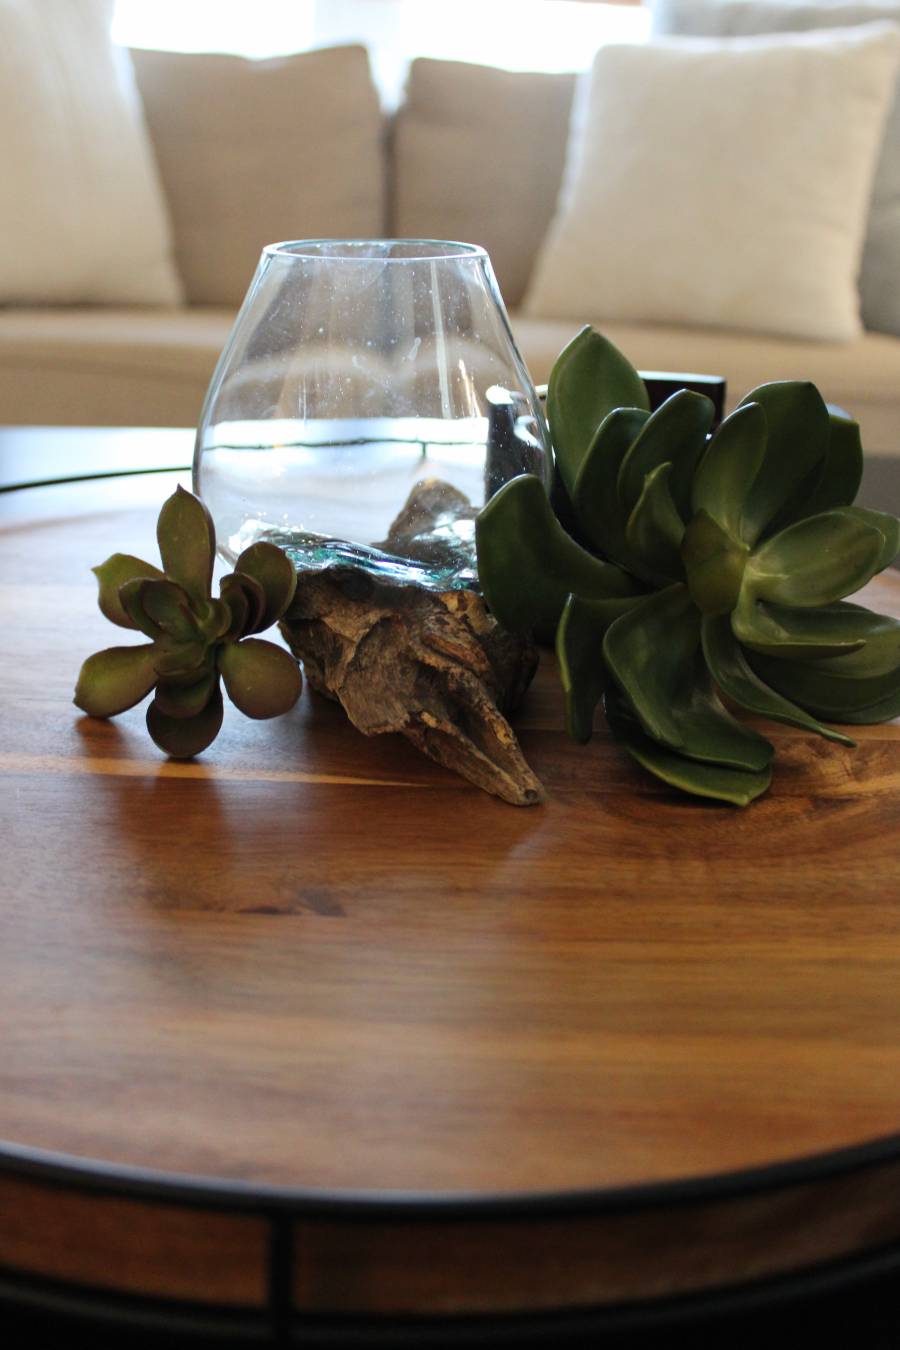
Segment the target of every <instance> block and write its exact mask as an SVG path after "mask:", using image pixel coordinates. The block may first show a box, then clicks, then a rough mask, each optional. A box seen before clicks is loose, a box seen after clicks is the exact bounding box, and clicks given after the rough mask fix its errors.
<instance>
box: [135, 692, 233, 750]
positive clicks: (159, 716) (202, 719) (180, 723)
mask: <svg viewBox="0 0 900 1350" xmlns="http://www.w3.org/2000/svg"><path fill="white" fill-rule="evenodd" d="M221 727H222V691H221V690H220V689H219V688H218V686H216V688H215V690H214V691H213V694H212V697H211V698H210V700H209V702H208V703H207V704H206V706H205V707H204V708H203V710H202V711H201V712H199V713H197V714H196V716H194V717H169V716H168V715H167V714H166V713H164V712H163V711H162V710H161V708H160V707H159V703H158V700H157V699H154V700H153V702H152V703H151V704H150V706H149V708H148V709H147V730H148V731H149V733H150V736H151V738H152V740H153V742H154V743H155V744H156V745H158V746H159V748H160V750H164V751H165V753H166V754H167V755H170V756H171V757H172V759H192V758H193V757H194V755H199V754H201V753H202V751H204V750H205V749H206V748H207V746H209V745H212V743H213V741H214V740H215V739H216V737H217V736H218V734H219V731H220V730H221Z"/></svg>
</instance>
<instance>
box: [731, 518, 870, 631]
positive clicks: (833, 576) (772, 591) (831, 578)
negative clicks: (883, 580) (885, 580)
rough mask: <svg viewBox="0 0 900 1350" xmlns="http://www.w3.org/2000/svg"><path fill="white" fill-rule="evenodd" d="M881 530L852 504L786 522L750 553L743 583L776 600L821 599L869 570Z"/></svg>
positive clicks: (838, 593)
mask: <svg viewBox="0 0 900 1350" xmlns="http://www.w3.org/2000/svg"><path fill="white" fill-rule="evenodd" d="M883 551H884V536H883V535H882V533H881V531H880V530H878V529H876V528H875V527H874V526H873V525H870V524H869V523H868V522H867V521H866V520H865V519H863V518H862V517H861V516H860V515H859V514H856V513H854V509H853V508H852V507H850V508H847V507H841V508H839V509H838V510H835V511H826V512H824V513H823V514H822V515H820V516H810V517H809V518H808V519H807V520H801V521H798V522H797V524H796V525H789V526H788V527H787V529H786V530H782V531H781V532H780V533H779V534H776V535H773V536H772V537H771V538H770V539H767V540H766V542H765V543H764V544H762V545H760V546H759V547H758V548H757V549H756V550H755V552H754V553H752V554H751V556H750V559H749V561H748V563H747V567H746V570H745V573H744V577H745V584H746V585H747V586H748V587H749V588H750V589H751V590H752V593H753V594H754V595H755V596H757V597H759V599H761V600H770V601H772V602H773V603H775V604H780V605H796V606H798V607H806V606H809V605H827V604H830V603H831V602H832V601H833V600H841V599H843V597H844V596H845V595H851V594H852V593H853V592H854V591H858V590H859V588H860V587H861V586H864V585H865V583H866V582H867V581H868V580H869V579H870V578H871V577H872V576H874V575H875V573H876V572H877V571H878V564H879V561H880V558H881V555H882V552H883Z"/></svg>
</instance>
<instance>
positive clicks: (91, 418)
mask: <svg viewBox="0 0 900 1350" xmlns="http://www.w3.org/2000/svg"><path fill="white" fill-rule="evenodd" d="M233 322H234V311H233V310H231V309H220V308H212V307H200V306H198V307H195V308H192V309H182V310H178V309H170V310H166V309H149V308H148V309H93V308H87V307H85V308H70V309H5V310H4V309H0V423H4V422H5V423H28V422H32V423H39V424H43V425H48V426H51V425H67V424H74V425H78V424H81V425H84V426H120V425H121V426H195V425H196V423H197V421H198V419H199V416H200V409H201V406H202V403H203V398H204V395H205V393H206V388H207V385H208V384H209V381H210V378H211V376H212V372H213V368H214V366H215V363H216V360H217V358H218V355H219V352H220V350H221V348H222V346H223V345H224V343H225V340H226V338H227V337H228V334H229V332H230V331H231V326H232V324H233ZM512 325H513V332H514V334H515V336H516V340H517V342H518V345H519V349H520V351H521V353H522V356H523V357H524V359H525V362H526V364H527V366H528V368H529V370H530V371H531V374H532V377H533V378H534V380H535V381H536V382H537V383H545V382H546V380H547V378H548V376H549V374H550V367H551V366H552V365H553V362H554V360H555V359H556V357H557V356H558V354H559V352H560V351H561V350H562V348H563V347H564V346H565V345H566V343H567V342H568V341H569V339H570V338H571V337H573V336H574V334H575V332H576V331H577V329H578V327H579V325H578V324H577V323H573V322H572V321H571V320H552V319H533V318H529V317H527V316H525V315H522V314H515V313H514V314H513V315H512ZM603 331H604V332H605V333H607V334H608V336H609V337H610V338H611V340H612V341H613V342H615V343H616V345H617V346H618V347H620V348H621V350H622V351H623V352H624V353H625V354H626V356H628V358H629V359H630V360H631V361H633V362H634V364H635V365H636V366H638V367H639V368H640V369H642V370H674V371H682V372H689V371H696V372H698V373H701V374H712V375H724V376H725V377H726V378H727V380H728V406H729V408H732V407H734V406H735V405H736V404H737V403H739V402H740V400H741V398H743V396H744V394H746V393H747V392H748V391H749V390H750V389H752V388H753V387H754V386H755V385H757V384H761V383H762V382H763V381H765V380H779V379H811V380H813V381H815V383H816V384H818V386H819V388H820V389H821V390H822V393H823V394H824V395H825V397H826V398H827V399H828V400H829V402H832V403H839V404H840V405H841V406H843V407H845V408H846V409H847V410H848V411H849V412H851V413H852V414H853V416H854V417H857V418H858V419H859V421H860V423H861V425H862V428H863V441H864V444H865V447H866V450H867V452H869V453H870V454H879V455H890V456H893V457H895V458H897V459H900V407H898V402H897V390H898V389H900V341H897V339H896V338H890V337H886V336H885V335H884V334H879V333H866V334H865V335H864V336H863V337H861V338H859V339H857V340H856V341H854V342H851V343H845V344H841V345H834V346H831V345H825V344H823V343H814V342H789V341H786V340H784V339H773V338H762V337H748V336H746V335H744V334H728V333H721V332H718V331H712V330H704V329H700V328H692V329H686V328H665V327H649V326H644V325H630V324H604V325H603Z"/></svg>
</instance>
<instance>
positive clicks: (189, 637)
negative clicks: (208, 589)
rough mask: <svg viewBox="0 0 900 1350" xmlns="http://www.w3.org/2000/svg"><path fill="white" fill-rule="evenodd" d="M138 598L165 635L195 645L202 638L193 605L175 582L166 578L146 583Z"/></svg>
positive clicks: (148, 615)
mask: <svg viewBox="0 0 900 1350" xmlns="http://www.w3.org/2000/svg"><path fill="white" fill-rule="evenodd" d="M138 595H139V599H140V604H141V607H142V608H143V611H144V614H145V615H146V616H147V618H148V619H150V620H151V622H152V623H155V624H157V625H158V627H159V629H160V630H161V631H162V632H163V633H167V634H168V635H169V637H173V638H175V640H176V641H177V642H192V641H194V640H196V639H197V638H198V637H199V633H198V631H197V624H196V623H195V621H194V616H193V615H192V614H191V607H190V602H189V601H188V598H187V596H186V595H185V593H184V591H183V590H182V589H181V587H180V586H176V585H175V582H174V581H168V580H167V579H166V578H165V577H164V578H163V579H162V580H161V581H144V582H143V583H142V584H141V587H140V590H139V592H138Z"/></svg>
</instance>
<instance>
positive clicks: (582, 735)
mask: <svg viewBox="0 0 900 1350" xmlns="http://www.w3.org/2000/svg"><path fill="white" fill-rule="evenodd" d="M640 600H641V597H640V596H631V597H629V598H627V599H622V600H582V599H581V598H580V597H579V596H577V595H570V596H569V598H568V600H567V602H566V606H565V609H564V610H563V613H562V618H561V619H560V621H559V627H558V628H557V630H556V659H557V661H558V662H559V676H560V682H561V683H562V687H563V693H564V695H565V700H566V730H567V731H568V733H569V735H570V736H571V737H572V740H573V741H578V742H579V743H580V744H584V743H585V742H586V741H589V740H590V739H591V735H592V732H593V724H594V710H595V708H596V707H597V704H598V703H599V701H600V697H601V695H602V693H603V691H604V689H605V688H606V686H607V684H608V683H609V677H608V675H607V672H606V665H605V662H604V659H603V636H604V634H605V633H606V630H607V628H609V626H610V624H612V623H615V621H616V619H618V618H619V617H620V616H621V615H622V614H625V613H627V611H628V610H629V609H631V608H632V606H634V605H636V604H639V603H640Z"/></svg>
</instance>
